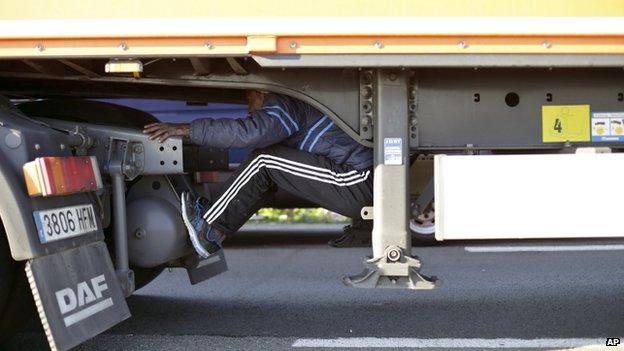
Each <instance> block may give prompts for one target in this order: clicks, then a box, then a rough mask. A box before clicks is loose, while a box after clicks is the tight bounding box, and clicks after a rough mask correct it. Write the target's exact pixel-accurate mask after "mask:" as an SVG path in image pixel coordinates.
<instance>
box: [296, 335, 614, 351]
mask: <svg viewBox="0 0 624 351" xmlns="http://www.w3.org/2000/svg"><path fill="white" fill-rule="evenodd" d="M606 340H607V339H606V338H601V339H506V338H501V339H472V338H460V339H450V338H448V339H447V338H442V339H416V338H368V337H363V338H337V339H297V340H296V341H295V342H294V343H293V344H292V347H317V348H333V347H335V348H368V347H377V348H441V349H451V348H475V349H492V348H577V347H588V346H590V347H596V346H600V347H604V346H605V342H606Z"/></svg>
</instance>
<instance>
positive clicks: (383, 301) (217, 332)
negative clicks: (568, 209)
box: [9, 228, 624, 351]
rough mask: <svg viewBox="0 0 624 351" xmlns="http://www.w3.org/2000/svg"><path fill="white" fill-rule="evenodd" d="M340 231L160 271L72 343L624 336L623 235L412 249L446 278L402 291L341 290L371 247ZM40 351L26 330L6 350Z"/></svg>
mask: <svg viewBox="0 0 624 351" xmlns="http://www.w3.org/2000/svg"><path fill="white" fill-rule="evenodd" d="M336 235H337V232H335V231H333V232H332V231H327V230H324V229H322V228H321V229H319V230H317V231H316V232H314V233H289V234H288V235H285V234H284V233H281V234H280V233H276V231H264V232H263V233H248V234H245V235H243V236H241V237H240V238H238V239H237V240H233V241H231V242H230V243H229V244H228V247H227V249H226V250H227V251H226V255H227V259H228V263H229V266H230V270H229V271H228V272H226V273H224V274H222V275H220V276H218V277H216V278H213V279H211V280H209V281H206V282H204V283H201V284H199V285H197V286H191V285H190V283H189V282H188V279H187V277H186V273H185V271H183V270H173V271H171V272H169V271H166V272H164V273H163V274H162V275H161V276H160V277H158V278H157V279H156V280H155V281H154V282H152V283H151V284H150V285H148V286H147V287H145V288H143V289H142V290H140V291H138V292H137V293H136V295H134V296H132V297H131V298H130V299H129V300H128V304H129V306H130V310H131V311H132V314H133V317H132V318H131V319H129V320H127V321H125V322H123V323H121V324H120V325H118V326H117V327H115V328H113V329H111V330H109V331H108V332H106V333H104V334H103V335H100V336H98V337H96V338H94V339H93V340H91V341H89V342H87V343H86V344H83V345H82V346H81V347H79V348H78V349H79V350H122V349H123V350H150V351H154V350H185V351H190V350H208V349H215V350H220V349H224V350H286V349H291V348H293V345H294V346H295V347H294V348H295V349H299V350H311V349H323V350H325V349H327V348H326V347H329V346H341V347H346V346H350V347H360V349H366V348H373V347H374V346H385V347H390V348H398V347H406V348H408V347H414V348H420V349H423V348H424V349H449V348H455V347H461V346H463V347H470V348H472V349H485V348H490V349H492V348H493V349H496V348H504V349H507V350H509V349H530V348H542V349H566V348H576V349H594V348H596V349H597V348H605V347H604V345H605V341H606V338H608V337H622V336H624V252H623V250H624V241H617V240H593V241H587V240H585V241H579V240H568V241H557V242H552V241H531V242H526V241H523V242H501V241H498V242H488V243H483V242H480V243H467V242H454V243H453V242H450V243H445V244H444V245H441V246H430V247H421V248H416V249H415V253H417V254H418V255H419V256H420V257H421V258H422V260H423V262H424V264H425V265H424V267H423V270H422V272H423V273H425V274H432V275H437V276H438V277H440V278H441V280H442V282H443V284H442V286H441V287H440V288H439V289H437V290H435V291H408V290H393V289H388V290H367V289H353V288H349V287H346V286H344V285H343V284H342V283H341V281H340V277H341V276H342V275H343V274H354V273H359V272H360V271H361V270H362V264H361V261H362V259H363V258H364V256H365V255H368V254H369V253H370V249H367V248H349V249H335V248H330V247H328V246H327V245H326V244H325V242H326V240H327V239H328V238H331V237H335V236H336ZM561 246H565V247H566V248H567V250H569V251H553V250H557V249H558V248H559V247H561ZM527 247H528V249H527ZM518 248H520V249H521V250H525V251H520V252H516V251H515V250H516V249H518ZM523 248H524V249H523ZM540 248H543V249H544V250H545V251H544V252H536V251H537V250H540ZM490 249H494V251H510V250H511V251H512V252H489V251H492V250H490ZM577 250H582V251H577ZM45 345H46V344H45V341H44V338H43V336H42V334H41V332H40V331H38V328H37V327H35V326H31V328H30V330H29V331H27V332H24V333H22V334H20V335H18V336H17V337H16V338H15V339H14V340H13V342H12V343H11V344H9V350H13V349H14V350H18V349H19V350H23V349H26V348H28V349H38V348H44V347H45ZM606 349H612V348H606Z"/></svg>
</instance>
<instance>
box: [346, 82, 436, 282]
mask: <svg viewBox="0 0 624 351" xmlns="http://www.w3.org/2000/svg"><path fill="white" fill-rule="evenodd" d="M373 79H374V82H373V87H374V89H373V91H374V94H375V96H376V98H375V104H374V106H375V109H374V119H375V179H374V206H373V218H374V224H373V236H372V243H373V257H372V258H371V259H368V260H366V261H365V262H364V265H365V270H364V272H363V273H362V274H360V275H358V276H351V277H344V278H343V282H344V283H345V284H347V285H349V286H353V287H360V288H379V287H383V288H407V289H433V288H435V287H436V286H437V280H436V278H435V277H432V278H430V277H426V276H424V275H422V274H420V267H421V262H420V260H419V259H418V258H417V257H415V256H412V254H411V251H412V241H411V235H410V232H409V229H408V220H409V213H408V211H409V190H408V189H409V187H408V181H409V176H408V174H409V145H408V144H409V126H408V118H407V116H408V111H407V108H408V106H407V98H408V91H407V89H408V75H407V73H406V72H405V71H400V72H394V71H390V70H376V71H375V73H374V77H373Z"/></svg>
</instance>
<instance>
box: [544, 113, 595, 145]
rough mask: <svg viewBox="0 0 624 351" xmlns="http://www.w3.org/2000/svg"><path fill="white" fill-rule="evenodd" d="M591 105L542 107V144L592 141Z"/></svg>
mask: <svg viewBox="0 0 624 351" xmlns="http://www.w3.org/2000/svg"><path fill="white" fill-rule="evenodd" d="M589 122H590V121H589V105H548V106H542V142H544V143H561V142H566V141H571V142H574V141H576V142H579V141H589V140H590V129H591V128H590V123H589Z"/></svg>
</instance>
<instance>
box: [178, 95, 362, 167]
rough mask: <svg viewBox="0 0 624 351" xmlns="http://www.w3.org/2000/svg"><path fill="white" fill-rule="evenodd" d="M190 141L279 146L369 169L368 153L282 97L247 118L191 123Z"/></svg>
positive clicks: (319, 116) (324, 119)
mask: <svg viewBox="0 0 624 351" xmlns="http://www.w3.org/2000/svg"><path fill="white" fill-rule="evenodd" d="M190 138H191V141H192V142H193V143H195V144H198V145H204V146H211V147H218V148H232V147H253V148H262V147H265V146H269V145H273V144H279V143H281V144H283V145H286V146H289V147H292V148H297V149H299V150H302V151H305V152H310V153H313V154H315V155H321V156H325V157H328V158H330V159H331V160H333V161H334V162H336V163H337V164H347V165H350V166H351V167H353V168H355V169H357V170H363V169H367V168H370V167H372V165H373V151H372V149H370V148H367V147H365V146H362V145H360V144H359V143H357V142H356V141H355V140H353V139H352V138H351V137H350V136H348V135H347V134H346V133H345V132H344V131H342V129H340V128H339V127H338V126H336V125H335V124H334V121H332V120H331V119H330V118H329V117H327V116H326V115H324V114H322V113H321V112H320V111H318V110H317V109H315V108H314V107H312V106H310V105H308V104H306V103H304V102H301V101H299V100H296V99H293V98H291V97H288V96H284V95H277V94H268V95H266V96H265V97H264V102H263V104H262V108H260V109H258V110H257V111H256V112H254V113H250V114H249V115H248V116H247V118H239V119H208V118H206V119H197V120H194V121H193V122H192V123H191V130H190Z"/></svg>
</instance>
